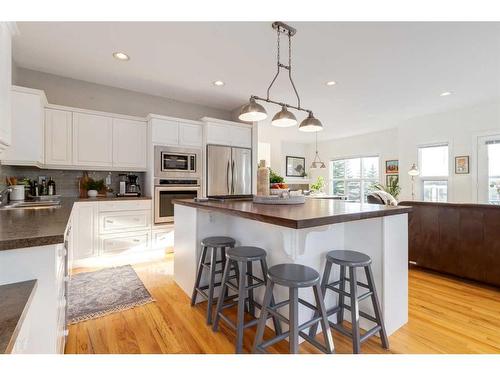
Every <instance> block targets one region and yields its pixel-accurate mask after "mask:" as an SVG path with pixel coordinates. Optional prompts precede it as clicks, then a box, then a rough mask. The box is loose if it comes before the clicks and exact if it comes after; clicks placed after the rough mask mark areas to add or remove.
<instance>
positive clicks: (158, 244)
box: [151, 225, 174, 252]
mask: <svg viewBox="0 0 500 375" xmlns="http://www.w3.org/2000/svg"><path fill="white" fill-rule="evenodd" d="M151 246H152V248H153V249H157V250H165V251H168V252H171V251H173V250H174V226H173V225H168V226H164V227H160V229H157V228H155V229H153V231H152V243H151Z"/></svg>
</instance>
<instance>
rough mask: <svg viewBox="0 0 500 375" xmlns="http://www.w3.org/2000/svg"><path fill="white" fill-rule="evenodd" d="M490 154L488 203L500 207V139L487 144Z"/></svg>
mask: <svg viewBox="0 0 500 375" xmlns="http://www.w3.org/2000/svg"><path fill="white" fill-rule="evenodd" d="M486 147H487V152H488V203H490V204H498V205H500V139H497V140H491V141H487V142H486Z"/></svg>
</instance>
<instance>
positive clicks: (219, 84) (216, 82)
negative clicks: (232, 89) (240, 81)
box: [213, 81, 225, 87]
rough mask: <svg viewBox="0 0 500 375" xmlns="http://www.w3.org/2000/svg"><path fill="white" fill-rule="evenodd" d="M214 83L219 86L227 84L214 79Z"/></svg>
mask: <svg viewBox="0 0 500 375" xmlns="http://www.w3.org/2000/svg"><path fill="white" fill-rule="evenodd" d="M213 84H214V86H219V87H220V86H224V85H225V83H224V82H222V81H214V82H213Z"/></svg>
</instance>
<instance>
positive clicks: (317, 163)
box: [301, 124, 326, 169]
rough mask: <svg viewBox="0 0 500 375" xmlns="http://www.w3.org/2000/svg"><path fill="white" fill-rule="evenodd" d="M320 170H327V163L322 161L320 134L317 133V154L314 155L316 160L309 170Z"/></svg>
mask: <svg viewBox="0 0 500 375" xmlns="http://www.w3.org/2000/svg"><path fill="white" fill-rule="evenodd" d="M301 125H302V124H301ZM318 168H321V169H323V168H326V165H325V163H323V162H322V161H321V158H320V157H319V153H318V133H316V154H315V155H314V160H313V162H312V163H311V166H310V167H309V169H318Z"/></svg>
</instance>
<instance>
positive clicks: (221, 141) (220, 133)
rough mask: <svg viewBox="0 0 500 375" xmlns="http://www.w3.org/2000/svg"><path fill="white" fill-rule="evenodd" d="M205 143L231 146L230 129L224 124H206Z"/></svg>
mask: <svg viewBox="0 0 500 375" xmlns="http://www.w3.org/2000/svg"><path fill="white" fill-rule="evenodd" d="M207 143H211V144H215V145H227V146H231V135H230V129H229V128H228V127H227V126H226V125H220V124H207Z"/></svg>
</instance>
